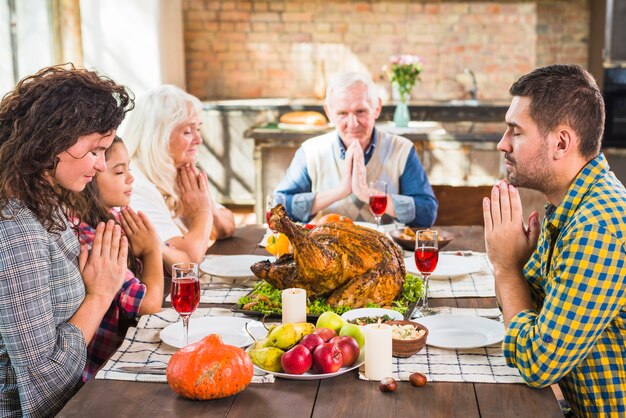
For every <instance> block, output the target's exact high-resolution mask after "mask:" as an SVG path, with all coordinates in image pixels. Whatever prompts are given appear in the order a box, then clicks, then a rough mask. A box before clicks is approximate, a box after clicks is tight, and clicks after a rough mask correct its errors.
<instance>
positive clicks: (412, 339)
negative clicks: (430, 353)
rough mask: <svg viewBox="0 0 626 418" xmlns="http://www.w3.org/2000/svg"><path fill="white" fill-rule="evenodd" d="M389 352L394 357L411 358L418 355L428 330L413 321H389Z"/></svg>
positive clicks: (424, 342)
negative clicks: (390, 351)
mask: <svg viewBox="0 0 626 418" xmlns="http://www.w3.org/2000/svg"><path fill="white" fill-rule="evenodd" d="M387 324H389V325H391V350H392V354H393V356H394V357H401V358H406V357H411V356H412V355H414V354H416V353H418V352H419V351H420V350H421V349H422V348H424V345H425V344H426V340H427V338H428V328H426V327H425V326H424V325H422V324H420V323H418V322H414V321H390V322H388V323H387Z"/></svg>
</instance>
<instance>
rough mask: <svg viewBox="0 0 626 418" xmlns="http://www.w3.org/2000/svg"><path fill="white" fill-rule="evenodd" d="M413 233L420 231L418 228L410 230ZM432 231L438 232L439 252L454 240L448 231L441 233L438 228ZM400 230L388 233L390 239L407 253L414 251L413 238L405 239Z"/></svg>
mask: <svg viewBox="0 0 626 418" xmlns="http://www.w3.org/2000/svg"><path fill="white" fill-rule="evenodd" d="M411 229H412V230H414V231H418V230H421V229H420V228H411ZM432 229H433V230H435V231H437V232H439V249H440V250H441V249H442V248H443V247H445V246H446V245H448V244H449V243H450V241H452V240H453V239H454V234H453V233H451V232H448V231H443V230H441V229H438V228H432ZM402 231H403V230H402V229H394V230H393V231H391V232H389V235H391V238H393V240H394V241H395V242H397V243H398V244H400V246H401V247H402V248H403V249H405V250H407V251H415V237H413V239H406V238H405V237H406V236H405V235H404V234H403V233H402Z"/></svg>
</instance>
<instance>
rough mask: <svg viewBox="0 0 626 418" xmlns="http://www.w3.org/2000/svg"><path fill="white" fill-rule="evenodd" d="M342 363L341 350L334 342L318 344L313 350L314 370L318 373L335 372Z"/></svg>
mask: <svg viewBox="0 0 626 418" xmlns="http://www.w3.org/2000/svg"><path fill="white" fill-rule="evenodd" d="M342 363H343V359H342V358H341V350H339V348H338V347H337V346H336V345H335V344H333V343H324V344H322V345H318V346H317V348H316V349H315V351H314V352H313V370H315V372H317V373H334V372H336V371H337V370H339V369H340V368H341V364H342Z"/></svg>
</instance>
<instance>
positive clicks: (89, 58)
mask: <svg viewBox="0 0 626 418" xmlns="http://www.w3.org/2000/svg"><path fill="white" fill-rule="evenodd" d="M80 8H81V19H82V35H83V56H84V65H85V67H87V68H91V69H95V70H98V71H99V72H101V73H103V74H106V75H108V76H109V77H111V78H112V79H113V80H115V81H116V82H118V83H121V84H125V85H126V86H128V87H130V89H131V90H132V91H133V92H134V93H135V95H137V96H139V95H141V94H142V93H143V92H145V91H146V90H149V89H151V88H153V87H156V86H158V85H161V84H164V83H171V84H176V85H178V86H180V87H182V88H185V62H184V45H183V31H182V5H181V0H81V3H80Z"/></svg>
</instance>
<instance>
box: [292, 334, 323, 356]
mask: <svg viewBox="0 0 626 418" xmlns="http://www.w3.org/2000/svg"><path fill="white" fill-rule="evenodd" d="M324 342H325V341H324V339H323V338H322V337H320V335H319V334H308V335H305V336H304V337H302V339H301V340H300V342H299V343H298V344H300V345H303V346H305V347H306V348H308V349H309V351H310V352H311V353H312V352H313V351H315V347H317V346H318V345H320V344H324Z"/></svg>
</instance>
